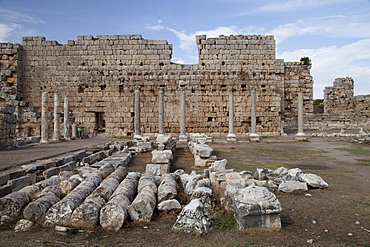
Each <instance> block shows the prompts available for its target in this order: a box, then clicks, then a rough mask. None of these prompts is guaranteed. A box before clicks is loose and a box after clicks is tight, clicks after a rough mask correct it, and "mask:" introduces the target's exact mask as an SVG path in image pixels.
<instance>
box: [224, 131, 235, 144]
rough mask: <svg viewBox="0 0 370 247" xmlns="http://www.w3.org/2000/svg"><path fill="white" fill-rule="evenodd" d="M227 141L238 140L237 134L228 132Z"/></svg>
mask: <svg viewBox="0 0 370 247" xmlns="http://www.w3.org/2000/svg"><path fill="white" fill-rule="evenodd" d="M226 141H228V142H236V135H235V134H233V133H229V134H227V136H226Z"/></svg>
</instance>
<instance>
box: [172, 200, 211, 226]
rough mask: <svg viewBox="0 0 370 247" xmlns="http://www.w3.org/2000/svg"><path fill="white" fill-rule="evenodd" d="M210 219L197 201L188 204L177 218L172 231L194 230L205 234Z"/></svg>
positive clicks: (203, 207)
mask: <svg viewBox="0 0 370 247" xmlns="http://www.w3.org/2000/svg"><path fill="white" fill-rule="evenodd" d="M211 220H212V217H211V216H210V215H209V213H208V211H207V209H206V207H205V206H204V205H203V203H202V202H201V201H200V200H199V199H194V200H191V201H190V202H189V204H187V205H186V206H185V207H184V208H183V209H182V211H181V213H180V215H179V216H178V217H177V220H176V223H175V224H174V225H173V228H174V229H182V230H195V231H197V232H199V233H203V232H206V231H207V230H209V229H210V228H211V224H212V222H211Z"/></svg>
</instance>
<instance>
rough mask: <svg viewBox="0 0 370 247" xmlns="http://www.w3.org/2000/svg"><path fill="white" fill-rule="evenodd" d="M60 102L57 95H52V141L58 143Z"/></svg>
mask: <svg viewBox="0 0 370 247" xmlns="http://www.w3.org/2000/svg"><path fill="white" fill-rule="evenodd" d="M59 109H60V100H59V94H58V93H55V94H54V135H53V140H54V141H60V113H59Z"/></svg>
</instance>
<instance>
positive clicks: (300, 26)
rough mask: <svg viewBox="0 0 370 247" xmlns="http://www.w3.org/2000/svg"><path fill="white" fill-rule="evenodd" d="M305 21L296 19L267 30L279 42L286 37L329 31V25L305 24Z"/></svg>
mask: <svg viewBox="0 0 370 247" xmlns="http://www.w3.org/2000/svg"><path fill="white" fill-rule="evenodd" d="M305 25H306V24H305V22H303V21H297V22H295V23H288V24H285V25H280V26H278V27H277V28H275V29H273V30H271V31H270V32H268V34H272V35H274V36H275V40H276V43H277V44H278V43H280V42H282V41H284V40H286V39H288V38H291V37H295V36H301V35H312V34H315V35H318V34H320V33H325V32H329V31H330V29H331V27H328V26H305Z"/></svg>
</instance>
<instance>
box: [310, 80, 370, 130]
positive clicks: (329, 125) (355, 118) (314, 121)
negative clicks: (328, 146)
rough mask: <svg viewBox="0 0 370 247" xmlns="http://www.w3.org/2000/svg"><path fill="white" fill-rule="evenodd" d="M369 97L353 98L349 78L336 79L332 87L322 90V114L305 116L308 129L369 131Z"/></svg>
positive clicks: (352, 87) (352, 88) (351, 83)
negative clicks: (359, 129)
mask: <svg viewBox="0 0 370 247" xmlns="http://www.w3.org/2000/svg"><path fill="white" fill-rule="evenodd" d="M369 119H370V95H357V96H354V81H353V79H352V78H350V77H346V78H336V79H335V80H334V82H333V86H330V87H325V89H324V114H314V115H310V116H307V123H306V127H307V128H310V129H318V128H323V129H340V128H347V129H356V128H364V129H365V130H370V120H369Z"/></svg>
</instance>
